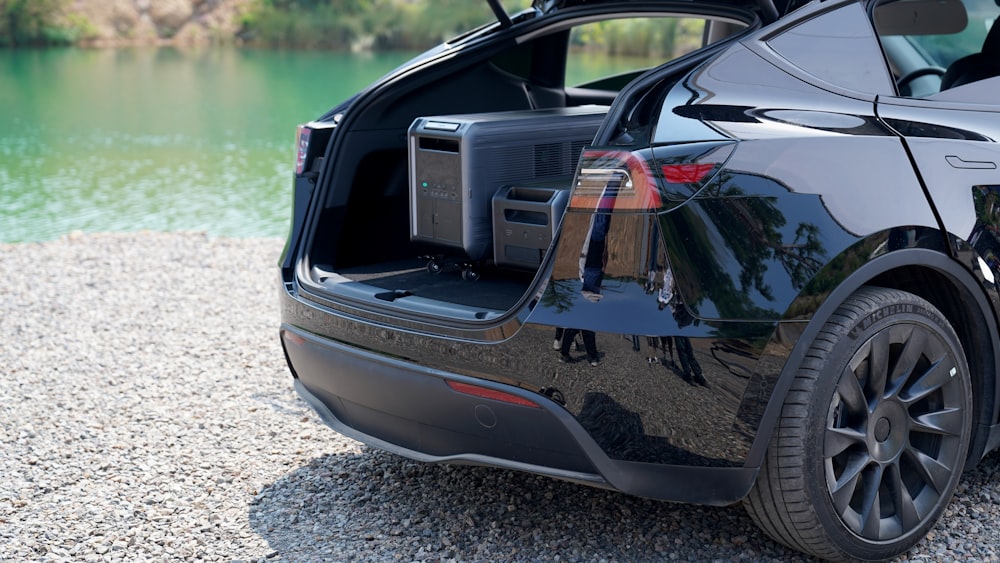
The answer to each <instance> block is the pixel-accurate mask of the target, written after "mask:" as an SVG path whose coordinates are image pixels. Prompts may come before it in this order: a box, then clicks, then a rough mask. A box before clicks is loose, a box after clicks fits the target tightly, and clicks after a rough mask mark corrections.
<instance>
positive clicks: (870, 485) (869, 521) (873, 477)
mask: <svg viewBox="0 0 1000 563" xmlns="http://www.w3.org/2000/svg"><path fill="white" fill-rule="evenodd" d="M882 474H883V470H882V466H880V465H877V464H872V465H871V470H870V471H869V472H868V473H867V474H866V475H865V477H864V485H863V486H864V492H863V495H864V496H863V497H862V499H861V513H860V516H861V535H863V536H865V537H866V538H872V539H878V537H879V525H880V522H881V520H882V506H881V502H880V500H879V489H880V488H881V485H882Z"/></svg>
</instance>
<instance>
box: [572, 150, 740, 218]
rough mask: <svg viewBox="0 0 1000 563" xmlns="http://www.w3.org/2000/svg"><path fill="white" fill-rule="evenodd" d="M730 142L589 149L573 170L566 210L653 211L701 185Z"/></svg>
mask: <svg viewBox="0 0 1000 563" xmlns="http://www.w3.org/2000/svg"><path fill="white" fill-rule="evenodd" d="M734 147H735V143H733V142H704V143H688V144H681V145H669V146H660V147H654V148H652V149H642V150H638V151H628V150H618V149H607V148H601V147H590V148H587V149H585V150H584V151H583V155H582V156H581V157H580V164H579V167H578V168H577V173H576V181H575V182H574V191H573V197H572V198H571V200H570V208H572V209H581V210H597V211H605V212H655V211H662V210H666V209H669V208H670V207H673V206H674V205H676V204H678V203H680V202H683V201H685V200H687V199H688V198H690V197H691V196H693V195H694V194H695V193H697V192H698V191H699V190H700V189H701V188H703V187H705V185H707V184H708V183H709V182H710V181H711V180H712V178H714V177H715V175H716V173H717V172H718V171H719V170H721V169H722V167H723V165H724V164H725V162H726V160H727V159H728V158H729V156H730V155H731V154H732V152H733V148H734Z"/></svg>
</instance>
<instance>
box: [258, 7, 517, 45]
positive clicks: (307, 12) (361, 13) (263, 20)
mask: <svg viewBox="0 0 1000 563" xmlns="http://www.w3.org/2000/svg"><path fill="white" fill-rule="evenodd" d="M505 5H507V8H508V9H509V10H520V9H524V8H526V7H528V6H530V0H517V1H510V2H505ZM495 19H496V18H495V16H494V15H493V12H492V11H491V10H490V8H489V6H488V5H487V3H486V2H484V1H482V0H419V1H414V0H257V1H256V3H255V4H254V5H253V6H251V7H250V9H249V10H248V11H247V12H246V13H245V14H244V16H243V19H242V24H243V30H242V32H241V36H242V37H243V38H244V39H245V40H246V41H248V42H249V43H252V44H257V45H264V46H272V47H301V48H330V49H345V48H372V49H409V50H419V49H426V48H427V47H430V46H432V45H435V44H437V43H440V42H441V41H444V40H446V39H448V38H450V37H453V36H455V35H458V34H459V33H462V32H464V31H466V30H469V29H472V28H474V27H477V26H479V25H481V24H484V23H487V22H491V21H495Z"/></svg>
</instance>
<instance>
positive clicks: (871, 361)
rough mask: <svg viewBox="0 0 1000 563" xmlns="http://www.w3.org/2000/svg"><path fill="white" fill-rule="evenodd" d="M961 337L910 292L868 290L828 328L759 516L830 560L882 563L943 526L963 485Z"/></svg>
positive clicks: (805, 368) (760, 489)
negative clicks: (880, 562)
mask: <svg viewBox="0 0 1000 563" xmlns="http://www.w3.org/2000/svg"><path fill="white" fill-rule="evenodd" d="M964 358H965V356H964V355H963V352H962V346H961V343H960V341H959V340H958V337H957V336H956V334H955V331H954V330H953V329H952V328H951V325H949V324H948V322H947V321H946V320H945V318H944V316H943V315H942V314H941V313H940V312H939V311H938V310H937V309H935V308H934V306H933V305H931V304H930V303H928V302H926V301H924V300H923V299H921V298H919V297H917V296H915V295H912V294H910V293H906V292H902V291H896V290H891V289H882V288H864V289H862V290H860V291H858V292H857V293H855V294H854V295H853V296H851V298H850V299H848V300H847V301H846V302H845V303H844V304H843V305H841V307H840V308H839V309H838V310H837V312H836V313H834V315H833V316H832V317H831V318H830V319H829V320H828V321H827V322H826V324H825V325H824V326H823V329H822V330H821V331H820V333H819V335H818V336H817V337H816V339H815V341H813V343H812V345H811V347H810V349H809V352H808V353H807V355H806V359H805V360H804V361H803V364H802V366H801V367H800V369H799V372H798V373H797V375H796V377H795V380H794V382H793V383H792V387H791V389H790V390H789V393H788V395H787V397H786V398H785V402H784V405H783V407H782V411H781V416H780V419H779V421H778V426H777V427H776V428H775V431H774V434H773V436H772V438H771V443H770V446H769V447H768V451H767V454H766V455H765V460H764V463H763V465H762V466H761V471H760V474H759V476H758V478H757V483H756V484H755V486H754V488H753V490H752V491H751V492H750V494H749V495H748V496H747V498H746V499H745V500H744V505H745V506H746V508H747V511H748V512H749V514H750V516H751V517H752V518H753V519H754V521H755V522H756V523H757V524H758V525H759V526H760V527H761V528H762V529H764V530H765V531H766V532H767V533H768V534H769V535H770V536H771V537H773V538H774V539H776V540H778V541H780V542H781V543H783V544H785V545H787V546H789V547H791V548H793V549H797V550H800V551H804V552H807V553H811V554H813V555H816V556H819V557H823V558H826V559H863V560H877V559H885V558H888V557H892V556H894V555H897V554H899V553H902V552H904V551H906V550H907V549H909V548H910V547H911V546H912V545H913V544H915V543H916V542H918V541H919V540H920V539H921V538H923V537H924V535H925V534H926V533H927V531H928V530H929V529H930V528H931V526H933V525H934V523H935V521H936V520H937V519H938V517H939V516H940V515H941V512H942V511H943V510H944V508H945V507H946V506H947V504H948V502H949V500H950V499H951V496H952V493H953V492H954V490H955V487H956V485H957V484H958V480H959V478H960V476H961V472H962V468H963V465H964V462H965V457H966V452H967V448H968V443H969V437H970V435H971V432H972V407H971V404H972V403H971V398H972V387H971V383H970V379H969V373H968V368H967V366H966V362H965V359H964Z"/></svg>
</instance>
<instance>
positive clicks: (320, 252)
mask: <svg viewBox="0 0 1000 563" xmlns="http://www.w3.org/2000/svg"><path fill="white" fill-rule="evenodd" d="M607 109H608V108H607V106H601V105H594V104H587V105H584V106H579V107H572V108H549V109H536V110H513V111H497V112H480V113H471V114H440V115H432V116H419V117H417V118H415V119H414V120H413V122H412V123H411V124H410V125H409V126H408V127H407V130H406V149H405V151H385V152H372V153H370V154H368V155H367V156H366V157H365V159H362V161H363V165H362V166H361V167H360V168H359V170H360V169H364V170H366V171H368V170H370V171H371V172H372V174H371V175H370V176H368V177H367V183H366V185H365V186H364V188H363V189H362V188H361V187H360V186H359V187H356V188H355V189H354V190H352V191H351V193H350V196H349V198H348V204H347V206H346V208H344V209H343V210H342V211H343V215H342V217H336V214H337V213H339V212H340V211H341V209H340V208H331V209H330V210H328V211H327V212H326V213H327V216H328V217H329V219H328V220H325V221H322V222H321V224H320V226H319V229H318V230H317V234H318V235H320V236H321V237H322V239H323V240H339V244H337V245H336V247H335V249H334V248H331V247H329V246H320V245H316V244H315V242H314V245H313V248H314V252H313V260H312V269H311V278H312V280H313V281H314V282H316V283H317V284H318V285H319V287H320V288H322V289H324V290H326V291H328V292H329V293H330V294H331V296H334V297H336V296H337V295H339V296H341V297H347V298H350V299H352V300H354V301H355V302H357V301H367V302H369V303H370V304H372V305H378V306H389V307H393V308H401V309H407V310H411V311H414V312H423V313H427V314H430V313H432V312H434V311H436V312H438V313H440V312H441V311H448V312H447V314H446V316H455V317H458V318H463V317H468V318H472V319H489V318H493V317H496V316H499V315H501V314H503V313H504V312H506V311H508V310H510V309H512V308H513V307H514V306H515V305H516V304H517V303H518V302H519V301H521V300H522V299H524V298H525V297H526V296H527V295H528V294H529V293H530V289H531V287H532V286H533V281H534V280H535V278H536V274H537V273H538V271H539V268H540V267H541V266H542V265H543V264H544V263H545V257H546V253H547V252H548V251H549V249H550V248H551V246H552V243H553V241H554V240H555V239H556V235H557V229H558V225H559V222H560V221H561V219H562V216H563V213H564V212H565V209H566V206H567V204H568V201H569V194H570V192H571V187H572V182H573V175H574V173H575V170H576V164H577V161H578V159H579V155H580V152H581V151H582V150H583V148H584V147H586V146H587V145H588V144H590V142H591V141H592V139H593V137H594V135H595V134H596V132H597V130H598V128H599V127H600V125H601V123H602V121H603V119H604V117H605V115H606V112H607ZM376 194H378V195H379V196H380V197H377V198H375V195H376ZM373 198H374V199H373ZM335 217H336V218H335ZM336 227H340V229H341V230H339V231H338V232H336V233H334V232H333V229H334V228H336ZM328 232H329V234H325V233H328ZM439 305H444V306H455V307H453V310H448V309H447V307H441V306H439Z"/></svg>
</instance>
